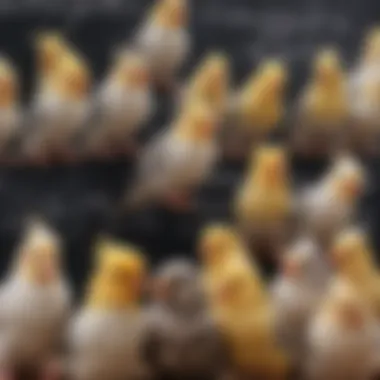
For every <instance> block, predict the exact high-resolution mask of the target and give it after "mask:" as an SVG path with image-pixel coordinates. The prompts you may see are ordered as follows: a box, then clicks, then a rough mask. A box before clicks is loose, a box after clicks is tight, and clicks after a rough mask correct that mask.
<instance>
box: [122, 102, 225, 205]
mask: <svg viewBox="0 0 380 380" xmlns="http://www.w3.org/2000/svg"><path fill="white" fill-rule="evenodd" d="M217 131H218V120H217V116H216V115H215V113H214V112H213V111H212V110H211V109H210V107H209V106H207V105H206V104H205V103H204V102H201V101H194V102H192V103H189V104H188V106H187V107H186V109H184V110H183V111H182V112H181V113H180V115H179V116H178V117H177V118H176V119H175V120H174V121H173V123H172V124H171V125H170V126H169V127H168V128H166V129H164V130H163V131H160V132H159V133H158V134H157V136H156V137H153V139H152V140H151V141H150V142H149V143H148V144H147V146H146V147H145V149H144V150H143V151H142V154H141V158H140V160H139V162H138V163H137V177H136V180H135V183H134V184H133V185H132V189H131V191H128V192H127V197H126V204H127V207H130V208H141V207H143V206H146V205H147V204H150V203H158V204H163V205H164V206H165V207H168V208H169V209H173V210H177V211H179V210H189V209H192V208H193V207H194V204H193V196H194V192H195V191H196V190H198V188H199V187H200V186H201V185H202V184H203V182H204V181H206V180H207V178H208V176H210V175H211V173H212V170H213V168H214V166H215V164H216V162H217V159H218V156H219V149H218V148H219V147H218V142H217V139H216V135H217Z"/></svg>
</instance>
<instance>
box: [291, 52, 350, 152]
mask: <svg viewBox="0 0 380 380" xmlns="http://www.w3.org/2000/svg"><path fill="white" fill-rule="evenodd" d="M348 113H349V99H348V93H347V83H346V77H345V73H344V71H343V67H342V63H341V61H340V57H339V54H338V53H337V51H336V50H333V49H325V50H322V51H321V52H319V53H318V54H317V56H316V58H315V61H314V68H313V76H312V79H311V81H310V83H308V85H307V86H306V88H305V90H304V91H303V93H302V95H301V99H300V102H299V104H298V109H297V112H296V114H297V115H296V126H295V130H294V133H293V135H294V136H293V137H294V146H295V150H296V151H297V152H300V153H302V154H307V155H322V156H323V155H326V154H333V153H334V151H336V150H337V149H339V148H340V146H341V145H342V143H343V141H342V138H343V137H344V135H343V132H344V128H345V127H346V126H347V122H348Z"/></svg>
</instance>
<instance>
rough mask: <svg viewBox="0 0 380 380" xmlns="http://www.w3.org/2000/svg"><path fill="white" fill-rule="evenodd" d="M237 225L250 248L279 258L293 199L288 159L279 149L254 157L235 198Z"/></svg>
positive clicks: (261, 151)
mask: <svg viewBox="0 0 380 380" xmlns="http://www.w3.org/2000/svg"><path fill="white" fill-rule="evenodd" d="M235 212H236V219H237V222H238V225H239V227H240V229H241V231H242V233H243V235H244V236H245V238H246V240H247V242H248V243H249V245H250V246H253V247H256V248H258V249H257V250H255V249H254V250H255V251H256V253H257V251H260V249H262V248H265V251H268V252H269V253H270V256H272V255H273V256H276V255H277V253H278V250H279V249H280V248H281V247H282V245H283V243H284V242H285V240H286V239H287V237H288V236H287V235H288V234H289V232H290V229H289V226H290V224H291V223H290V222H291V219H292V216H293V199H292V194H291V188H290V183H289V172H288V167H287V157H286V153H285V151H284V149H283V148H282V147H279V146H262V147H260V148H259V149H258V150H257V152H254V154H253V156H252V161H251V164H250V165H249V168H248V172H247V175H246V178H245V181H244V183H243V185H242V186H241V188H240V189H239V192H238V194H237V197H236V203H235Z"/></svg>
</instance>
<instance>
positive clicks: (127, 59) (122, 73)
mask: <svg viewBox="0 0 380 380" xmlns="http://www.w3.org/2000/svg"><path fill="white" fill-rule="evenodd" d="M113 79H114V80H115V82H116V83H118V84H121V85H122V86H123V87H127V88H130V87H133V88H137V89H139V88H145V87H146V86H147V85H148V84H149V69H148V65H147V63H146V62H145V61H144V59H143V57H142V56H140V55H139V54H137V53H133V52H123V53H121V54H118V55H117V57H116V64H115V69H114V72H113Z"/></svg>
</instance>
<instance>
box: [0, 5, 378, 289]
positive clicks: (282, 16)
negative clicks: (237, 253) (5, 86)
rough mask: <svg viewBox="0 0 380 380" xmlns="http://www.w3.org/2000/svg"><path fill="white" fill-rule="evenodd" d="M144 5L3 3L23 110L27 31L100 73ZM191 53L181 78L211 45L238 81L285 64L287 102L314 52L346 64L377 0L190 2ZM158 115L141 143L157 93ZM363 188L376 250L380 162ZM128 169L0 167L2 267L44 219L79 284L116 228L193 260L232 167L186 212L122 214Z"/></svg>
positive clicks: (223, 212) (297, 163)
mask: <svg viewBox="0 0 380 380" xmlns="http://www.w3.org/2000/svg"><path fill="white" fill-rule="evenodd" d="M151 3H152V1H150V0H149V1H148V0H71V1H69V0H65V1H64V0H0V51H2V52H3V53H5V54H7V55H9V56H10V57H11V59H12V60H13V61H14V63H15V65H16V66H17V68H18V69H19V70H20V75H21V77H22V83H23V97H24V101H25V104H27V103H28V100H29V99H30V97H31V96H33V78H34V61H33V49H32V47H33V46H32V41H33V36H34V33H35V32H36V31H38V30H43V29H47V28H57V29H59V30H63V31H64V32H65V33H66V34H67V36H68V38H69V39H70V40H71V41H73V42H74V43H75V44H77V45H78V47H79V48H80V50H81V51H82V52H83V54H84V55H85V56H86V57H88V58H89V60H90V62H91V64H92V68H93V71H94V76H95V78H97V79H99V78H101V77H102V75H103V74H104V72H105V70H106V68H107V66H108V61H109V58H110V55H111V53H112V51H113V49H114V48H115V46H117V45H118V44H120V43H122V42H123V41H126V39H128V37H130V36H131V34H132V32H133V30H134V29H135V28H136V26H138V24H139V22H140V20H141V19H142V18H143V15H144V12H145V11H146V9H147V7H148V6H149V4H151ZM189 3H190V6H191V25H190V30H191V33H192V37H193V51H192V56H191V57H190V59H189V61H188V64H187V65H186V67H185V68H184V72H183V75H186V73H187V72H188V71H189V70H190V69H191V68H192V67H193V66H194V64H195V63H196V62H197V60H198V59H199V57H200V56H202V54H203V53H205V52H206V51H207V50H210V49H217V50H221V51H224V52H226V53H228V54H229V55H230V57H231V60H232V63H233V70H234V73H233V74H234V78H235V82H236V83H237V84H238V83H239V82H240V81H241V80H242V78H244V76H245V75H246V74H248V73H249V72H250V70H251V69H252V68H253V67H255V65H256V64H257V62H258V61H259V60H260V59H261V58H263V57H267V56H272V55H273V56H281V57H284V58H285V59H286V60H287V61H288V62H289V65H290V67H291V86H290V89H289V102H291V99H292V98H293V97H294V94H295V93H296V92H297V90H298V89H299V88H300V86H302V83H304V80H305V78H306V76H307V72H308V63H309V62H310V59H311V57H312V55H313V52H314V51H315V49H316V48H318V46H322V45H325V44H338V45H339V46H340V48H341V51H342V54H343V57H344V58H345V60H346V63H347V65H348V66H349V65H350V64H352V62H354V58H355V56H356V54H357V52H358V47H359V43H360V41H361V39H362V37H363V33H364V32H365V30H366V29H367V28H368V27H369V26H371V25H373V24H374V23H375V22H377V21H379V17H380V2H379V1H378V0H361V1H355V0H351V1H349V0H189ZM158 101H159V105H160V107H159V110H158V112H157V114H156V115H155V117H154V120H153V121H152V122H151V123H150V125H149V126H148V127H147V129H146V131H147V136H149V135H150V134H151V133H152V132H153V131H154V130H156V129H157V128H159V127H161V126H163V125H164V124H165V122H166V121H167V120H168V119H170V112H171V106H170V105H171V99H170V98H168V97H165V96H162V95H161V96H159V98H158ZM325 164H326V163H324V162H306V161H304V160H293V165H292V171H293V176H294V179H295V184H296V185H300V184H303V183H304V182H307V181H309V180H311V179H313V178H316V177H317V176H318V175H320V174H321V172H322V171H323V168H324V167H325ZM366 165H367V167H368V169H369V172H370V173H371V174H370V181H369V187H368V192H367V194H366V196H365V198H364V200H363V205H362V207H361V212H360V221H361V223H363V224H364V225H365V227H367V228H368V230H369V232H370V233H371V236H372V238H373V241H374V243H375V246H376V248H377V249H379V248H380V237H379V232H380V228H379V227H380V203H379V200H378V198H379V194H380V193H379V191H380V188H379V186H380V181H379V175H378V172H379V170H380V164H379V162H378V160H375V159H373V160H371V161H368V162H366ZM132 167H133V164H131V163H126V162H106V163H102V164H95V163H86V164H81V165H77V166H70V167H55V168H50V169H46V168H40V169H38V168H35V169H30V168H29V169H27V168H17V169H16V168H13V169H11V168H6V167H0V270H1V271H2V272H3V271H4V270H5V269H6V267H7V263H8V261H9V258H10V257H11V255H12V250H13V248H14V245H15V243H16V242H17V240H18V239H19V237H20V234H21V232H22V227H23V221H24V220H25V216H28V215H30V214H34V213H40V214H42V215H44V216H45V217H47V218H48V220H49V221H51V223H53V224H54V225H55V226H56V227H57V228H58V229H59V231H60V232H61V233H62V234H63V237H64V241H65V246H66V251H67V254H66V261H67V266H68V273H69V274H70V276H71V278H72V280H73V282H74V284H75V285H76V287H77V289H80V288H81V286H82V285H83V283H84V281H85V279H86V276H87V273H88V269H89V263H90V262H91V249H90V247H91V244H92V242H93V241H94V237H95V236H96V235H97V234H98V233H104V232H106V233H112V234H114V235H117V236H120V237H123V238H125V239H127V240H129V241H132V242H133V243H135V244H138V245H140V246H142V247H143V248H144V249H145V250H146V252H147V254H148V255H149V257H150V259H151V261H152V263H153V264H155V263H157V262H160V261H162V259H163V258H165V257H169V256H172V255H174V254H186V255H193V254H194V243H195V239H196V236H197V233H198V230H199V228H200V226H202V225H203V224H204V223H205V222H207V221H212V220H218V219H225V218H229V214H230V210H229V208H230V207H229V203H230V202H229V201H230V199H231V196H232V195H233V193H234V189H235V187H236V184H237V183H238V181H239V179H240V176H241V173H242V171H243V170H244V168H243V167H241V166H239V165H231V164H225V163H221V164H220V165H219V167H218V169H217V170H216V171H215V173H214V175H213V176H212V178H210V180H209V181H208V183H207V184H206V185H205V187H204V189H202V191H201V194H200V196H199V202H198V207H197V209H196V210H194V212H193V213H190V214H187V215H175V214H171V213H169V212H165V211H163V210H146V211H144V212H141V213H139V214H137V215H125V216H124V217H122V218H121V217H120V215H119V212H118V199H119V198H120V195H121V194H122V192H123V188H124V186H125V183H126V182H128V179H130V178H131V173H132Z"/></svg>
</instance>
